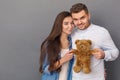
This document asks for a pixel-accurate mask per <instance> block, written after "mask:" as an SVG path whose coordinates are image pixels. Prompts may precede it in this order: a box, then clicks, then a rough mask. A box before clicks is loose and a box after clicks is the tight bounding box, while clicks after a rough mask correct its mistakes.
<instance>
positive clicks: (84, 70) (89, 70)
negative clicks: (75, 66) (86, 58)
mask: <svg viewBox="0 0 120 80" xmlns="http://www.w3.org/2000/svg"><path fill="white" fill-rule="evenodd" d="M83 72H84V73H86V74H88V73H90V72H91V69H90V68H83Z"/></svg>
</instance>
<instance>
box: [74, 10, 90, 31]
mask: <svg viewBox="0 0 120 80" xmlns="http://www.w3.org/2000/svg"><path fill="white" fill-rule="evenodd" d="M72 18H73V22H74V25H75V26H77V27H78V28H79V29H80V30H83V29H86V28H87V27H88V26H89V25H90V15H89V14H87V13H86V12H85V11H84V10H82V11H80V12H78V13H72Z"/></svg>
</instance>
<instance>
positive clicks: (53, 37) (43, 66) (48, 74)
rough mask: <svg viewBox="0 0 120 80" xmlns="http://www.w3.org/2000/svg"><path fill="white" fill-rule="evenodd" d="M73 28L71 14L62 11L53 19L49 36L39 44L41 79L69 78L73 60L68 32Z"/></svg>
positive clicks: (62, 79) (65, 79)
mask: <svg viewBox="0 0 120 80" xmlns="http://www.w3.org/2000/svg"><path fill="white" fill-rule="evenodd" d="M73 28H74V25H73V21H72V17H71V14H70V13H69V12H67V11H63V12H61V13H59V14H58V16H57V17H56V19H55V22H54V25H53V28H52V30H51V33H50V34H49V36H48V37H47V38H46V39H45V40H44V41H43V43H42V45H41V55H40V72H41V73H42V77H41V80H70V79H71V70H72V64H73V63H72V62H73V53H71V51H72V50H70V49H71V39H70V34H71V32H72V30H73Z"/></svg>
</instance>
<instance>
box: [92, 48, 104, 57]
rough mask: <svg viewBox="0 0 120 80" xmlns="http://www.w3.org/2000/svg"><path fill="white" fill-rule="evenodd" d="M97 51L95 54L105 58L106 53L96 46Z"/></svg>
mask: <svg viewBox="0 0 120 80" xmlns="http://www.w3.org/2000/svg"><path fill="white" fill-rule="evenodd" d="M94 50H95V51H94V52H93V53H92V54H93V56H94V57H95V58H97V59H103V58H104V57H105V53H104V51H103V50H101V49H99V48H96V49H94Z"/></svg>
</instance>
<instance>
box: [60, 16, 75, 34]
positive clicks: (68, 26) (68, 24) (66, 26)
mask: <svg viewBox="0 0 120 80" xmlns="http://www.w3.org/2000/svg"><path fill="white" fill-rule="evenodd" d="M73 28H74V24H73V20H72V17H70V16H69V17H66V18H64V20H63V24H62V33H65V34H71V33H72V30H73Z"/></svg>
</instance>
